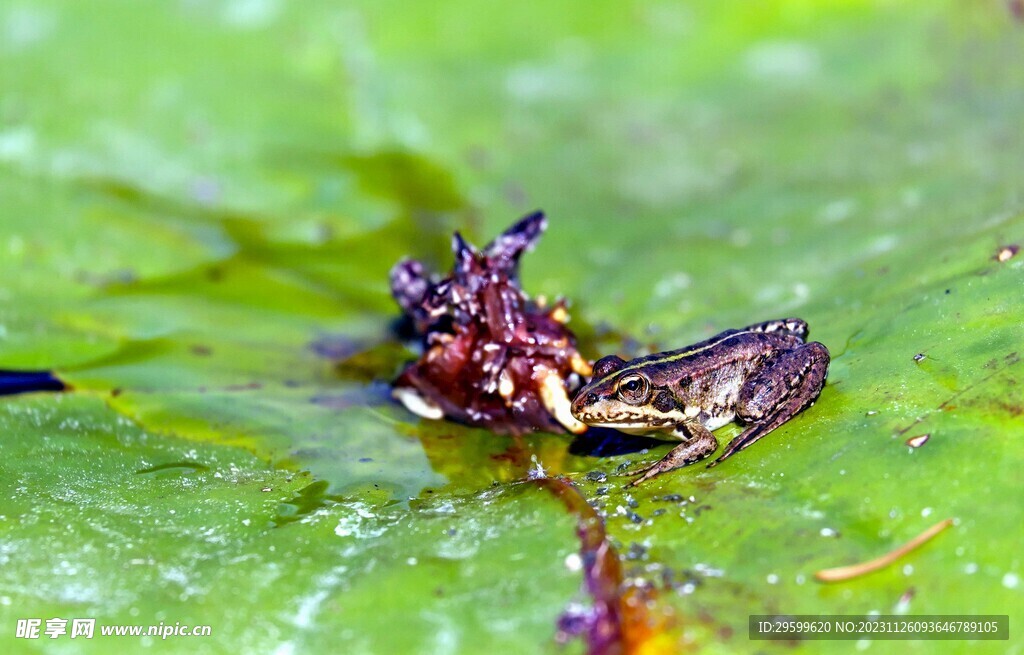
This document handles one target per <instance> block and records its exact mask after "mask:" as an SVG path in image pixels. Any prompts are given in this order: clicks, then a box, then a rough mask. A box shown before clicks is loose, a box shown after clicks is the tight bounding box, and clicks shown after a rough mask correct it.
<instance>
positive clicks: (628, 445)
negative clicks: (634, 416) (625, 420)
mask: <svg viewBox="0 0 1024 655" xmlns="http://www.w3.org/2000/svg"><path fill="white" fill-rule="evenodd" d="M664 445H665V441H663V440H661V439H655V438H653V437H645V436H636V435H630V434H625V433H624V432H619V431H618V430H612V429H611V428H590V429H589V430H587V431H586V432H584V433H583V434H581V435H579V436H577V437H576V438H575V439H573V442H572V443H571V444H569V452H570V453H571V454H573V455H578V456H580V457H614V456H615V455H628V454H630V453H636V452H640V451H643V450H649V449H651V448H657V447H658V446H664Z"/></svg>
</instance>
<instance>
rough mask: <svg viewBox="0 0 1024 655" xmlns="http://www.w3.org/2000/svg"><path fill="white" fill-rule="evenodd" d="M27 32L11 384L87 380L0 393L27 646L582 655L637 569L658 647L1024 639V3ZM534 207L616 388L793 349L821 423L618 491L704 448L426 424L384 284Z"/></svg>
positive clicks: (814, 417) (9, 279)
mask: <svg viewBox="0 0 1024 655" xmlns="http://www.w3.org/2000/svg"><path fill="white" fill-rule="evenodd" d="M0 34H3V35H5V36H6V38H3V39H0V86H2V88H3V89H4V90H5V91H4V94H3V98H2V100H0V199H2V202H0V252H2V257H0V368H3V369H5V370H16V371H44V370H52V371H55V372H56V374H57V376H58V377H59V378H60V379H61V380H63V381H65V382H67V383H69V384H70V385H71V386H72V387H73V389H74V390H73V391H72V392H68V393H61V394H30V395H25V396H9V397H5V398H3V399H2V402H0V434H2V435H3V439H2V442H0V453H2V458H0V492H2V493H0V625H4V626H7V627H5V628H3V629H2V633H0V643H2V644H3V648H4V651H5V652H22V651H25V652H39V651H42V650H44V649H45V648H46V647H47V646H49V645H50V644H49V643H46V642H44V641H36V642H32V641H25V640H16V639H14V638H13V634H14V624H15V622H16V620H17V619H18V618H26V617H40V618H51V617H64V618H75V617H95V618H97V619H98V620H99V621H100V623H126V624H144V625H149V624H157V623H159V622H161V621H163V622H166V623H174V622H181V623H200V624H209V625H211V626H212V630H213V636H212V637H210V638H206V639H200V640H195V641H190V642H189V643H188V647H189V649H190V650H194V651H195V652H224V651H231V652H279V653H288V652H306V651H321V650H340V651H345V652H410V653H412V652H422V653H444V652H486V651H488V650H495V651H499V650H500V651H501V652H536V651H538V650H539V651H541V652H557V651H558V646H557V645H556V643H555V634H556V631H557V630H558V629H559V626H562V627H565V625H566V622H567V621H568V620H569V619H570V618H571V616H570V615H571V614H572V612H571V611H570V612H569V613H566V610H567V608H568V609H570V610H573V608H575V609H576V610H578V614H577V615H578V616H585V614H586V611H585V610H586V608H588V607H590V606H591V605H592V604H593V603H594V600H595V598H597V599H598V601H599V602H603V601H601V600H600V598H601V596H600V594H597V593H596V592H594V589H600V588H601V587H600V585H591V586H590V587H588V586H587V585H586V584H585V581H586V580H588V579H589V578H588V577H587V574H588V571H589V569H588V568H587V566H586V563H587V561H586V557H585V556H586V553H587V552H596V549H597V548H598V547H599V546H600V544H602V543H604V544H607V545H608V546H610V547H613V548H614V552H615V553H617V555H618V556H619V558H620V560H621V570H622V576H623V579H624V580H625V583H626V584H625V586H623V587H621V588H618V589H617V591H618V593H619V594H620V595H619V597H618V598H617V599H616V598H612V600H611V601H608V602H612V603H615V602H621V603H623V605H622V606H621V607H622V608H629V607H635V605H629V603H630V602H635V601H636V599H638V598H643V599H645V600H650V605H647V604H644V605H643V608H644V609H643V611H633V610H628V609H627V610H623V612H622V613H621V615H620V616H621V620H622V621H624V622H625V623H628V622H629V621H640V622H641V623H643V625H642V626H639V627H638V626H635V625H634V626H632V627H629V628H626V629H625V631H624V632H623V634H628V635H630V637H629V638H628V639H625V642H626V643H628V644H630V645H632V646H634V647H636V648H638V649H643V648H646V649H647V652H669V651H670V650H671V649H673V648H676V647H680V648H692V649H693V650H700V651H701V652H707V653H733V652H767V653H775V652H789V651H793V650H797V651H803V650H811V649H810V648H809V647H794V645H793V644H787V643H775V642H750V641H748V640H747V637H746V623H747V616H748V615H749V614H752V613H774V612H784V613H867V612H872V611H877V612H880V613H891V612H907V613H912V614H925V613H957V614H962V613H1009V614H1010V615H1011V623H1013V624H1014V625H1015V624H1016V623H1019V622H1020V620H1021V618H1022V616H1021V612H1020V608H1021V606H1022V603H1021V587H1020V583H1019V580H1020V575H1021V561H1020V557H1019V553H1018V552H1017V551H1018V548H1017V545H1018V544H1019V543H1020V540H1021V532H1020V526H1021V525H1022V524H1024V515H1022V509H1021V504H1020V503H1019V502H1018V501H1017V500H1016V499H1017V497H1018V496H1019V491H1018V488H1019V471H1020V469H1021V467H1022V465H1024V446H1022V444H1024V418H1022V413H1024V399H1022V393H1021V388H1022V387H1021V381H1022V375H1024V373H1022V372H1024V368H1022V365H1021V364H1020V355H1021V348H1022V345H1024V327H1022V322H1021V319H1022V314H1021V288H1022V283H1024V258H1022V257H1021V256H1020V255H1019V254H1017V251H1015V250H1014V248H1013V247H1019V245H1020V244H1021V243H1022V242H1024V214H1022V213H1021V207H1022V206H1024V198H1022V190H1024V189H1022V184H1021V177H1020V173H1019V171H1020V170H1024V154H1022V153H1024V114H1022V113H1021V112H1020V107H1021V102H1022V100H1024V76H1022V75H1021V73H1020V71H1019V70H1018V68H1019V67H1014V65H1013V62H1018V61H1021V60H1022V59H1024V32H1022V31H1021V29H1020V24H1019V21H1017V20H1016V19H1015V18H1014V16H1013V14H1012V12H1011V11H1009V10H1008V9H1007V8H1006V7H1005V6H1004V5H1002V4H999V3H974V4H970V3H923V2H920V3H902V4H898V5H893V4H890V3H873V2H855V3H844V4H843V6H841V7H831V8H825V7H820V8H819V7H812V6H811V5H810V4H806V3H800V2H771V3H760V4H756V5H751V4H749V3H742V2H720V3H714V4H713V5H706V6H693V7H686V6H676V5H672V4H665V3H640V4H635V5H630V6H628V7H624V6H623V5H621V3H606V4H597V5H594V4H587V5H585V6H584V5H581V4H576V3H568V2H553V3H546V4H545V5H544V6H543V7H531V8H530V10H526V9H524V8H520V7H518V6H516V5H508V6H498V7H491V8H489V9H488V13H487V15H486V16H483V15H481V14H480V13H479V12H478V10H477V9H474V8H473V7H470V6H468V5H466V4H465V3H460V2H453V3H445V4H443V5H436V4H424V5H422V6H409V5H408V4H404V5H398V4H394V5H392V4H384V5H381V4H379V3H372V4H371V3H364V4H357V5H352V6H349V7H346V8H338V7H337V6H335V5H333V4H332V3H303V4H302V5H301V6H299V5H287V4H284V3H278V2H273V1H260V2H252V1H248V0H246V1H243V0H226V1H224V2H186V3H176V4H166V5H162V6H161V7H159V8H154V7H145V8H143V7H142V6H141V5H137V4H136V3H129V2H110V3H107V4H106V5H105V8H104V12H103V16H102V20H101V16H100V14H99V13H98V12H96V11H95V10H92V9H88V8H85V7H84V6H80V5H78V4H76V3H70V2H63V3H61V2H56V3H49V4H34V3H20V4H16V5H12V6H9V7H8V6H5V7H2V8H0ZM55 98H57V101H55ZM537 208H543V209H544V210H545V211H546V213H547V215H548V217H549V221H550V224H549V228H548V231H547V233H546V235H545V237H544V240H543V241H541V243H540V244H539V246H538V248H537V250H536V251H535V252H532V253H529V254H528V255H526V256H525V258H524V260H523V268H522V280H523V287H524V289H525V290H526V291H527V292H529V293H530V294H531V295H533V296H537V295H545V296H547V297H548V298H555V297H558V296H565V297H567V298H568V299H570V301H571V303H572V304H571V306H570V313H571V314H572V315H573V316H572V322H571V323H570V324H569V325H570V327H571V328H572V329H573V330H574V331H575V332H576V334H577V335H578V336H579V337H580V349H581V351H582V352H583V354H584V355H586V356H588V357H590V358H596V357H598V356H600V355H605V354H611V353H618V354H620V355H623V356H633V355H637V354H642V353H646V352H650V351H652V350H657V349H667V348H675V347H679V346H680V345H684V344H686V343H691V342H694V341H697V340H700V339H703V338H706V337H707V336H710V335H711V334H714V333H715V332H717V331H719V330H721V329H724V328H728V327H736V326H741V325H746V324H749V323H752V322H755V321H759V320H765V319H770V318H777V317H781V316H789V315H797V316H800V317H802V318H804V319H806V320H807V321H808V323H809V324H810V326H811V336H812V338H813V339H815V340H819V341H821V342H823V343H825V344H826V345H827V346H828V347H829V348H830V350H831V351H832V354H833V364H832V368H831V372H830V375H829V384H828V385H827V386H826V388H825V390H824V392H823V394H822V396H821V398H820V400H819V401H818V403H817V404H816V405H815V406H814V407H813V408H811V409H810V410H808V411H807V412H805V413H804V414H802V415H801V416H799V417H797V418H796V419H795V420H793V421H791V422H790V423H788V424H786V425H784V426H783V427H782V428H780V429H779V430H777V431H776V432H774V433H773V434H771V435H770V436H769V437H767V438H765V439H763V440H761V441H760V442H758V443H757V444H756V446H754V447H752V448H751V449H749V450H747V451H745V452H743V453H741V454H739V455H737V456H736V457H734V458H732V459H730V460H729V461H727V462H725V463H724V464H723V465H722V466H719V467H717V468H715V469H713V470H710V471H709V470H706V469H704V468H703V467H701V466H693V467H689V468H687V469H684V470H680V471H677V472H674V473H672V474H668V475H665V476H662V477H661V478H658V479H656V480H654V481H652V482H650V483H648V484H646V485H644V486H642V487H640V488H639V489H633V490H629V493H625V492H623V490H622V489H621V484H623V483H624V482H625V481H626V480H628V478H625V477H623V476H622V475H621V473H622V472H623V471H629V470H633V468H635V467H637V466H638V465H639V464H640V463H642V462H651V461H654V460H655V458H660V457H661V456H662V455H664V453H665V452H667V450H668V448H670V447H671V444H670V443H668V442H660V441H656V440H650V439H637V438H631V437H619V436H615V435H609V434H588V435H585V436H583V437H573V436H568V435H546V434H533V435H528V436H525V437H510V436H501V435H495V434H493V433H491V432H489V431H486V430H482V429H472V428H467V427H463V426H459V425H455V424H451V423H446V422H429V421H421V420H418V419H417V418H416V417H414V416H413V415H411V414H409V413H408V412H406V411H405V410H404V409H403V408H401V407H400V406H398V405H396V404H395V403H393V402H392V401H391V400H390V398H389V389H388V386H387V383H388V382H389V381H390V380H391V379H393V378H394V377H395V376H396V375H397V373H398V372H399V371H400V370H401V368H402V366H403V365H404V364H405V363H406V362H408V361H411V360H412V359H414V358H415V356H416V354H415V353H414V352H412V351H411V350H408V349H407V348H406V347H405V346H404V345H403V343H402V342H401V341H400V340H399V339H398V338H397V336H396V335H395V332H394V330H393V329H392V328H393V321H394V319H395V318H396V316H397V314H398V309H397V307H396V306H395V304H394V302H393V301H392V299H391V298H390V297H389V291H388V279H387V274H388V270H389V269H390V268H391V266H392V265H393V264H394V263H395V262H396V261H398V260H399V259H401V258H403V257H414V258H416V259H420V260H422V261H424V262H425V263H426V264H428V265H429V266H430V267H431V268H433V269H435V270H448V268H449V267H450V263H451V261H450V259H449V257H450V255H449V250H448V244H449V239H450V235H451V233H452V231H453V230H455V229H458V230H460V231H462V232H463V233H464V234H466V236H467V238H469V239H470V240H472V241H474V242H476V243H485V242H486V241H487V240H488V239H489V238H491V237H492V236H493V235H494V234H497V233H498V232H500V231H501V230H502V229H503V228H504V227H506V226H507V225H508V224H509V223H510V222H511V221H512V220H514V219H515V218H517V217H518V216H521V215H523V214H525V213H527V212H529V211H532V210H534V209H537ZM1001 253H1002V254H1001ZM737 433H738V429H734V428H724V429H722V430H720V431H719V432H718V437H719V440H720V441H722V440H727V439H728V438H730V437H731V436H734V435H735V434H737ZM925 434H927V435H929V437H928V438H927V439H926V440H924V442H923V443H921V444H920V445H919V446H918V447H916V448H914V447H911V446H909V445H908V443H907V441H908V439H914V438H915V437H919V436H921V435H925ZM538 466H541V467H543V469H544V470H545V471H546V472H547V473H548V475H551V476H564V478H560V480H561V481H558V482H556V481H555V478H546V479H547V480H549V482H541V483H538V482H537V481H532V482H531V481H529V480H528V477H530V471H531V470H532V471H533V472H534V476H536V474H537V467H538ZM570 482H571V485H570V484H569V483H570ZM556 489H557V490H561V491H559V492H558V493H556V492H555V490H556ZM566 494H568V496H567V495H566ZM573 494H577V495H576V496H573ZM566 497H570V498H571V499H572V500H571V502H570V501H566V500H565V498H566ZM581 500H582V501H585V502H587V503H589V506H591V507H593V509H594V510H595V511H596V513H597V514H598V515H599V516H602V517H603V526H602V529H603V532H604V534H605V535H606V537H607V538H606V540H599V543H597V544H596V545H595V544H591V545H590V547H591V550H590V551H588V550H587V548H588V546H587V539H588V538H594V534H597V533H596V532H594V533H587V532H585V531H584V532H580V525H581V523H580V521H581V517H584V518H585V516H586V515H587V512H586V511H585V510H584V509H583V508H582V507H581V506H580V504H579V501H581ZM574 508H575V509H574ZM945 518H953V519H955V523H954V525H953V526H952V527H951V528H950V529H948V530H946V531H945V532H944V533H943V534H941V535H938V536H937V537H936V538H935V539H934V540H933V541H931V542H929V543H927V544H925V545H924V546H923V547H921V548H920V549H919V550H916V551H914V552H913V553H910V554H908V555H907V556H905V557H904V558H902V559H900V560H899V561H898V562H896V563H895V564H894V565H893V566H890V567H888V568H885V569H883V570H880V571H877V572H875V573H871V574H869V575H866V576H863V577H860V578H856V579H853V580H849V581H846V582H842V583H836V584H830V585H823V584H820V583H818V582H816V581H815V580H814V577H813V576H814V573H815V572H816V571H818V570H821V569H825V568H832V567H836V566H841V565H845V564H854V563H858V562H864V561H867V560H870V559H872V558H874V557H877V556H879V555H882V554H884V553H886V552H889V551H891V550H893V549H895V548H896V547H898V546H900V545H901V544H904V543H906V542H907V541H909V540H910V539H911V538H913V537H914V536H916V535H918V534H920V533H921V532H923V531H924V530H925V529H926V528H927V527H929V526H931V525H933V524H935V523H937V522H938V521H940V520H942V519H945ZM588 535H589V536H588ZM581 539H582V543H581ZM587 589H589V590H590V591H589V593H588V592H587V591H586V590H587ZM606 600H607V598H606ZM609 607H611V606H610V605H609ZM580 608H583V609H580ZM398 627H400V628H401V629H398ZM110 639H113V638H106V639H103V638H96V639H93V640H90V641H83V640H80V639H77V640H74V641H72V640H70V639H68V638H66V637H65V638H62V639H59V640H57V641H55V642H53V643H54V644H59V645H60V647H61V649H62V650H64V651H67V652H79V651H82V652H93V651H95V652H107V651H108V650H109V648H110V643H111V642H110ZM46 641H47V642H48V641H49V640H48V639H47V640H46ZM156 641H159V640H149V641H147V640H142V641H141V642H138V644H136V643H132V644H130V645H128V644H127V642H119V643H122V647H125V648H128V649H129V650H135V649H137V648H138V647H139V646H140V645H141V646H153V647H164V646H165V645H162V644H157V643H156ZM589 643H590V644H591V645H592V646H593V645H594V644H595V643H597V642H595V641H594V640H591V641H590V642H589ZM813 646H814V649H813V650H814V652H818V651H824V652H847V651H848V650H849V648H848V646H849V644H842V642H817V643H815V644H814V645H813ZM975 646H976V648H975V650H977V651H981V652H1000V653H1002V652H1006V648H1007V644H1006V643H996V644H992V643H989V644H976V645H975ZM166 647H167V648H168V649H180V648H182V643H181V642H180V641H179V642H175V643H173V644H171V645H169V646H166ZM583 648H584V641H582V640H577V641H573V642H570V645H569V646H568V647H567V650H568V652H579V651H581V650H583ZM967 648H968V646H967V645H966V644H964V643H962V642H882V641H876V642H874V643H871V644H870V647H869V650H870V652H885V653H889V652H893V653H896V652H900V653H903V652H919V653H932V652H963V651H965V650H966V649H967ZM1010 652H1013V651H1012V650H1011V651H1010Z"/></svg>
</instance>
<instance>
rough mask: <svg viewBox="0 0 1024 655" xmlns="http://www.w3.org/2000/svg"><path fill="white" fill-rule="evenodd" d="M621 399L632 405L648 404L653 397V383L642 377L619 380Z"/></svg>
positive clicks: (629, 376) (631, 376) (636, 375)
mask: <svg viewBox="0 0 1024 655" xmlns="http://www.w3.org/2000/svg"><path fill="white" fill-rule="evenodd" d="M617 390H618V392H619V398H620V399H621V400H622V402H625V403H629V404H630V405H640V404H641V403H644V402H647V399H648V398H649V397H650V395H651V383H650V382H648V381H647V378H645V377H644V376H642V375H638V374H634V375H627V376H626V377H624V378H622V379H621V380H619V386H618V389H617Z"/></svg>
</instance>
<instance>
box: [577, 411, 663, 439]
mask: <svg viewBox="0 0 1024 655" xmlns="http://www.w3.org/2000/svg"><path fill="white" fill-rule="evenodd" d="M579 418H580V420H582V421H583V422H584V423H586V424H587V425H589V426H590V427H592V428H611V429H613V430H618V431H619V432H625V433H626V434H649V433H651V432H659V431H661V430H665V429H666V428H670V427H672V426H673V425H675V423H676V421H673V420H671V419H668V418H666V419H664V420H660V419H652V418H651V417H649V416H636V417H634V416H630V417H628V418H626V417H623V419H622V420H615V419H612V420H608V419H607V417H601V418H600V419H599V418H597V417H594V418H591V417H590V416H588V415H586V414H583V415H582V416H580V417H579Z"/></svg>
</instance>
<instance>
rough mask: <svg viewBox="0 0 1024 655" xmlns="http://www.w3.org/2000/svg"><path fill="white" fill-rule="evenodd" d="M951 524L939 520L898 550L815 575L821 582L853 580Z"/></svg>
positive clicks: (948, 520)
mask: <svg viewBox="0 0 1024 655" xmlns="http://www.w3.org/2000/svg"><path fill="white" fill-rule="evenodd" d="M951 525H953V519H946V520H944V521H939V522H938V523H936V524H935V525H933V526H932V527H930V528H928V529H927V530H925V531H924V532H922V533H921V534H919V535H917V536H916V537H914V538H913V539H911V540H910V541H908V542H907V543H905V544H903V545H902V546H900V547H899V548H897V549H896V550H894V551H892V552H889V553H886V554H885V555H882V556H881V557H876V558H875V559H873V560H871V561H868V562H862V563H860V564H851V565H850V566H839V567H836V568H834V569H823V570H821V571H818V572H817V573H815V574H814V577H815V578H817V579H818V580H820V581H821V582H842V581H844V580H852V579H853V578H857V577H860V576H862V575H865V574H867V573H871V572H872V571H877V570H878V569H881V568H884V567H886V566H889V565H890V564H892V563H893V562H895V561H896V560H898V559H899V558H901V557H903V556H904V555H906V554H907V553H909V552H910V551H912V550H914V549H915V548H919V547H920V546H921V545H922V544H924V543H925V542H927V541H928V540H929V539H932V538H933V537H935V535H937V534H939V533H940V532H942V531H943V530H945V529H946V528H948V527H949V526H951Z"/></svg>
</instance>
